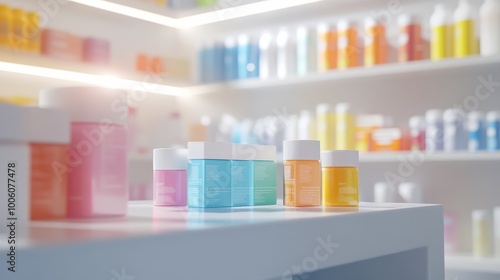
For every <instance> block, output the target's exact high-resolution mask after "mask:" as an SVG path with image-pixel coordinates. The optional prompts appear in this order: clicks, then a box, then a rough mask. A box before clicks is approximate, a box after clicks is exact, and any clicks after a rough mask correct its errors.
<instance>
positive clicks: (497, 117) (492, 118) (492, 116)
mask: <svg viewBox="0 0 500 280" xmlns="http://www.w3.org/2000/svg"><path fill="white" fill-rule="evenodd" d="M486 120H487V121H488V122H496V121H500V111H491V112H488V114H486Z"/></svg>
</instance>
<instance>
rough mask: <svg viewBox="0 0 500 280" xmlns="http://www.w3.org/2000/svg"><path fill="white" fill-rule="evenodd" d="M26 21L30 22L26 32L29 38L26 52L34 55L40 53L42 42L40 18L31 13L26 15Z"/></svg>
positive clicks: (26, 26) (36, 14)
mask: <svg viewBox="0 0 500 280" xmlns="http://www.w3.org/2000/svg"><path fill="white" fill-rule="evenodd" d="M26 19H27V20H28V22H27V24H26V25H25V30H24V34H25V35H26V38H27V42H26V43H27V46H26V50H27V51H29V52H33V53H40V49H41V42H42V36H41V31H40V17H39V16H38V13H36V12H29V13H26Z"/></svg>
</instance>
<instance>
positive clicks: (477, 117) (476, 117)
mask: <svg viewBox="0 0 500 280" xmlns="http://www.w3.org/2000/svg"><path fill="white" fill-rule="evenodd" d="M467 118H468V119H469V121H471V122H479V121H482V120H484V114H483V112H480V111H472V112H470V113H469V114H468V115H467Z"/></svg>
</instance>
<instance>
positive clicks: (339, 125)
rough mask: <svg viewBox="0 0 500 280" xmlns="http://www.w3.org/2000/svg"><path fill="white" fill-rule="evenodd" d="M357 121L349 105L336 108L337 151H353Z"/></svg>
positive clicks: (340, 104) (338, 105) (340, 105)
mask: <svg viewBox="0 0 500 280" xmlns="http://www.w3.org/2000/svg"><path fill="white" fill-rule="evenodd" d="M355 129H356V128H355V121H354V114H353V113H352V112H351V106H350V105H349V103H339V104H337V105H336V106H335V149H336V150H352V149H354V147H355V143H354V140H355V133H356V131H355Z"/></svg>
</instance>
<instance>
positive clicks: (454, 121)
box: [443, 109, 466, 152]
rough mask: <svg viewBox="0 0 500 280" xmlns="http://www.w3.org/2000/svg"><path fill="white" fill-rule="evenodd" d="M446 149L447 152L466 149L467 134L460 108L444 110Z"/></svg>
mask: <svg viewBox="0 0 500 280" xmlns="http://www.w3.org/2000/svg"><path fill="white" fill-rule="evenodd" d="M443 120H444V139H443V140H444V145H443V147H444V150H445V151H446V152H453V151H460V150H464V149H465V142H466V141H465V139H466V134H465V130H464V119H463V118H462V115H461V114H460V111H459V110H458V109H448V110H446V111H444V115H443Z"/></svg>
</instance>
